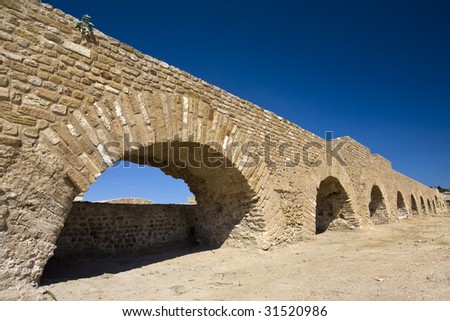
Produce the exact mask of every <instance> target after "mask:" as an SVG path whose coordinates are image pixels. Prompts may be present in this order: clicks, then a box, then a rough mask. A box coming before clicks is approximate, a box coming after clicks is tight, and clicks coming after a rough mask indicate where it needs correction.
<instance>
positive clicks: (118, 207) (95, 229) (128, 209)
mask: <svg viewBox="0 0 450 321" xmlns="http://www.w3.org/2000/svg"><path fill="white" fill-rule="evenodd" d="M196 214H197V207H196V206H195V205H166V204H145V205H139V204H108V203H89V202H75V203H74V204H73V207H72V210H71V211H70V214H69V216H68V217H67V219H66V221H65V223H64V227H63V229H62V231H61V234H60V236H59V238H58V241H57V242H56V250H55V256H57V257H65V256H77V257H79V256H90V255H105V254H118V253H129V252H138V251H150V250H154V249H157V248H161V247H168V246H174V245H177V246H178V245H189V244H192V243H194V242H195V241H196V236H195V224H196V216H197V215H196Z"/></svg>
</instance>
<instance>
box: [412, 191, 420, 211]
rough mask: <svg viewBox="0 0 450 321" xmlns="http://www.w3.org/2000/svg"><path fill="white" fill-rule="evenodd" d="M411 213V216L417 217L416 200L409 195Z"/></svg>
mask: <svg viewBox="0 0 450 321" xmlns="http://www.w3.org/2000/svg"><path fill="white" fill-rule="evenodd" d="M411 212H412V215H419V209H418V207H417V202H416V198H415V197H414V195H412V194H411Z"/></svg>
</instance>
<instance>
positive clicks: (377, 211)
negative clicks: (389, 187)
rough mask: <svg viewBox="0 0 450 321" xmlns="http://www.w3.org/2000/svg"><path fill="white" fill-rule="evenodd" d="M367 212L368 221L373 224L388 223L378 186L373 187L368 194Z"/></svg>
mask: <svg viewBox="0 0 450 321" xmlns="http://www.w3.org/2000/svg"><path fill="white" fill-rule="evenodd" d="M369 212H370V219H371V220H372V222H373V223H374V224H383V223H387V222H388V221H389V215H388V212H387V209H386V202H385V200H384V197H383V194H382V193H381V190H380V187H379V186H378V185H374V186H373V187H372V191H371V192H370V203H369Z"/></svg>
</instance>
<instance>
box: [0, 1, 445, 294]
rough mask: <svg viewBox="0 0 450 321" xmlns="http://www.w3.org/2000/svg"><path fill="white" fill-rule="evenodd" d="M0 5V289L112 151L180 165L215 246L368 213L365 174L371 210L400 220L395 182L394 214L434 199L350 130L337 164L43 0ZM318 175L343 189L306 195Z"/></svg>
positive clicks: (438, 203) (425, 207) (32, 256)
mask: <svg viewBox="0 0 450 321" xmlns="http://www.w3.org/2000/svg"><path fill="white" fill-rule="evenodd" d="M0 4H1V7H0V9H1V10H0V16H1V20H2V23H1V24H0V177H1V180H0V243H1V244H2V247H1V248H0V265H1V269H0V289H2V288H6V287H13V286H21V285H26V284H30V283H31V282H34V281H36V280H39V277H40V275H41V274H42V270H43V267H44V266H45V263H46V262H47V260H48V259H49V258H50V257H51V256H52V255H53V251H54V249H55V243H56V241H57V238H58V236H59V234H60V231H61V229H62V228H63V225H64V222H65V220H66V217H67V215H68V213H69V212H70V209H71V207H72V201H73V199H74V197H75V196H76V195H79V194H80V193H82V192H85V191H86V190H87V189H88V188H89V186H90V184H92V183H93V182H94V181H95V180H96V179H97V178H98V177H99V176H100V175H101V174H102V172H103V171H104V170H105V169H106V168H107V167H108V166H111V165H112V163H113V162H115V161H118V160H120V159H127V160H130V161H132V162H135V163H139V164H148V165H151V166H156V167H160V168H161V169H162V170H163V171H164V172H165V173H166V174H169V175H171V176H173V177H176V178H182V179H183V180H184V181H185V182H186V183H187V184H188V185H189V187H190V189H191V191H192V193H193V194H195V197H196V201H197V204H198V205H197V210H198V224H197V230H196V232H197V236H198V238H199V239H200V240H202V242H204V243H209V244H213V245H216V246H220V245H222V244H226V245H229V246H249V247H255V248H262V249H268V248H270V247H273V246H276V245H277V244H290V243H295V242H299V241H301V240H303V239H305V238H308V237H310V236H311V235H314V234H316V221H317V217H318V215H317V214H318V211H320V210H321V209H324V208H327V209H331V210H330V212H329V214H331V215H332V216H331V217H332V218H335V219H337V220H339V222H340V223H343V224H334V223H335V222H327V224H328V223H330V224H328V226H344V227H348V228H354V227H358V226H361V225H365V224H372V223H379V222H380V220H378V219H373V217H372V218H371V212H370V208H369V204H371V203H372V204H374V203H376V202H373V201H372V200H371V195H372V193H371V191H372V189H373V187H374V186H378V187H379V189H380V192H381V195H382V202H381V204H383V208H382V209H383V220H382V222H389V221H395V220H398V219H399V217H398V215H397V212H398V206H397V204H399V202H398V200H397V196H398V195H399V194H398V193H399V192H400V194H401V195H402V198H403V200H404V205H405V207H404V208H403V209H402V213H403V214H402V215H406V218H408V217H411V216H412V215H413V214H414V213H412V210H413V207H414V206H413V204H412V201H411V200H412V198H414V199H416V200H417V203H418V214H416V215H431V214H433V215H441V214H442V213H443V212H444V211H445V206H444V202H443V199H442V196H441V195H440V194H439V193H438V192H437V190H433V189H430V188H428V187H427V186H424V185H422V184H420V183H418V182H416V181H414V180H412V179H410V178H408V177H406V176H404V175H402V174H400V173H398V172H396V171H395V170H393V169H392V167H391V164H390V162H389V161H387V160H386V159H384V158H383V157H381V156H379V155H374V154H371V152H370V150H369V149H368V148H366V147H364V146H363V145H361V144H359V143H357V142H356V141H354V140H353V139H351V138H349V137H343V138H340V139H335V140H333V141H332V142H331V144H332V146H334V147H337V146H339V144H340V143H345V144H344V145H343V147H342V148H341V150H340V152H339V154H340V155H341V157H342V159H343V160H344V163H340V162H338V161H337V160H336V159H334V161H333V162H332V163H329V162H327V156H326V155H327V153H326V145H327V143H326V142H325V140H323V139H322V138H320V137H318V136H316V135H314V134H312V133H310V132H308V131H306V130H304V129H302V128H300V127H298V126H297V125H296V124H293V123H291V122H289V121H287V120H285V119H283V118H281V117H279V116H277V115H275V114H274V113H272V112H270V111H267V110H264V109H262V108H260V107H258V106H256V105H254V104H252V103H250V102H248V101H245V100H242V99H240V98H238V97H236V96H233V95H231V94H229V93H227V92H225V91H223V90H221V89H220V88H217V87H215V86H213V85H210V84H208V83H206V82H205V81H203V80H201V79H198V78H196V77H194V76H192V75H190V74H188V73H186V72H184V71H181V70H179V69H177V68H175V67H173V66H170V65H168V64H167V63H165V62H162V61H159V60H157V59H154V58H152V57H150V56H147V55H144V54H142V53H141V52H139V51H138V50H136V49H134V48H132V47H130V46H128V45H126V44H124V43H121V42H119V41H117V40H115V39H113V38H111V37H108V36H106V35H104V34H103V33H102V32H100V31H98V30H95V31H94V34H93V36H92V37H89V39H83V38H82V37H81V36H80V33H79V32H78V31H76V30H74V29H73V28H72V27H71V22H72V20H73V17H71V16H70V15H67V14H65V13H64V12H62V11H60V10H58V9H55V8H52V7H51V6H50V5H47V4H39V3H37V2H36V1H26V0H21V1H20V2H17V1H6V0H0ZM244 147H245V148H244ZM205 148H206V149H208V148H209V150H207V151H208V153H204V152H205ZM211 153H212V154H211ZM211 156H213V157H211ZM217 160H219V161H217ZM325 180H327V182H333V184H335V185H337V184H339V188H338V190H339V191H341V195H343V196H345V200H344V198H339V200H337V199H336V200H334V199H335V198H329V197H318V189H319V187H320V185H321V183H322V182H324V181H325ZM330 190H332V189H331V187H330ZM344 192H345V193H344ZM378 197H379V195H378ZM324 200H325V201H324ZM422 200H423V202H422ZM322 202H328V203H322ZM336 202H338V203H341V204H342V206H339V204H338V203H336ZM372 210H373V208H372ZM372 220H373V222H372ZM342 221H343V222H342Z"/></svg>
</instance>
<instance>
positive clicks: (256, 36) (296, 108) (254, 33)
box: [47, 0, 450, 201]
mask: <svg viewBox="0 0 450 321" xmlns="http://www.w3.org/2000/svg"><path fill="white" fill-rule="evenodd" d="M47 1H48V3H50V4H52V5H53V6H55V7H57V8H60V9H62V10H63V11H65V12H67V13H70V14H72V15H74V16H76V17H81V16H82V15H83V14H85V13H88V14H90V15H91V16H92V20H93V22H94V23H95V26H96V27H97V28H98V29H100V30H101V31H103V32H104V33H106V34H108V35H110V36H112V37H114V38H116V39H118V40H120V41H122V42H125V43H128V44H130V45H132V46H133V47H135V48H137V49H138V50H140V51H141V52H143V53H145V54H148V55H150V56H153V57H155V58H158V59H161V60H163V61H166V62H167V63H169V64H171V65H174V66H176V67H178V68H180V69H183V70H185V71H187V72H189V73H191V74H193V75H195V76H197V77H199V78H202V79H204V80H206V81H207V82H209V83H212V84H214V85H216V86H218V87H221V88H223V89H225V90H226V91H228V92H231V93H233V94H235V95H237V96H239V97H241V98H243V99H246V100H249V101H252V102H253V103H256V104H258V105H259V106H261V107H263V108H265V109H268V110H271V111H273V112H275V113H276V114H278V115H280V116H283V117H285V118H287V119H289V120H290V121H292V122H294V123H296V124H298V125H299V126H301V127H303V128H305V129H307V130H309V131H311V132H313V133H316V134H317V135H320V136H324V133H325V131H333V132H334V136H335V137H338V136H345V135H348V136H351V137H353V138H354V139H355V140H357V141H359V142H361V143H362V144H364V145H366V146H368V147H369V148H370V149H371V150H372V152H373V153H379V154H381V155H383V156H385V157H386V158H388V159H389V160H391V161H392V164H393V167H394V169H396V170H398V171H400V172H402V173H404V174H406V175H408V176H410V177H412V178H414V179H416V180H418V181H420V182H422V183H424V184H426V185H432V186H437V185H440V186H443V187H449V186H450V166H449V163H450V162H449V160H450V148H449V147H450V144H449V142H450V1H447V0H427V1H425V0H421V1H418V0H408V1H406V0H405V1H399V0H396V1H392V0H390V1H385V0H364V1H360V0H354V1H346V0H342V1H334V0H299V1H295V0H290V1H287V0H277V1H264V0H262V1H261V0H260V1H250V0H247V1H246V0H239V1H236V0H227V1H214V0H201V1H200V0H189V1H186V0H184V1H178V0H171V1H134V0H128V1H92V0H89V1H87V0H77V1H67V0H47ZM114 170H115V169H114ZM124 170H127V169H124ZM128 170H129V171H128V172H126V173H127V174H126V176H127V177H129V176H137V177H138V176H139V175H130V174H131V173H135V172H136V171H137V170H141V169H128ZM108 172H109V171H107V172H106V174H104V175H103V176H106V175H109V173H108ZM103 176H102V177H101V178H100V179H99V181H98V182H99V184H97V183H96V184H97V185H100V183H101V181H102V179H103ZM160 178H161V177H158V178H157V179H155V180H156V182H158V184H159V183H160ZM162 178H163V177H162ZM161 182H162V180H161ZM151 183H152V182H151V180H149V181H148V182H147V181H146V182H145V184H151ZM145 184H143V183H142V182H138V183H137V186H141V187H144V186H147V185H145ZM160 184H163V183H160ZM167 184H169V185H168V186H171V185H170V184H171V183H170V181H168V182H167ZM159 186H160V187H161V185H159ZM94 187H95V188H97V186H93V187H92V190H93V189H94ZM99 188H100V187H99ZM177 188H179V187H177ZM177 188H175V187H174V189H173V191H174V195H175V194H177V192H176V191H177ZM100 189H101V188H100ZM159 190H162V189H161V188H159ZM185 194H186V195H187V192H185ZM88 195H89V193H88ZM186 195H184V194H183V200H182V201H185V197H184V196H186ZM149 198H150V199H154V198H155V197H151V196H149Z"/></svg>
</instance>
